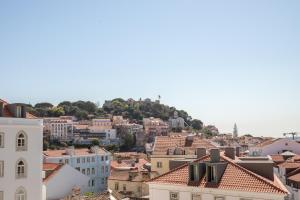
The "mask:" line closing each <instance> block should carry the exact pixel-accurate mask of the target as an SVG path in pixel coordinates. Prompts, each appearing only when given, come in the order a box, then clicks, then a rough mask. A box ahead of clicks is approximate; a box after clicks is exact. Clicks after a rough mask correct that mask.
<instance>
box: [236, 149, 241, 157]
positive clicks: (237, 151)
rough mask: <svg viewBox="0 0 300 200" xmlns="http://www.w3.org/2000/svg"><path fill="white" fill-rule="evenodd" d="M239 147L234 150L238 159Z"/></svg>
mask: <svg viewBox="0 0 300 200" xmlns="http://www.w3.org/2000/svg"><path fill="white" fill-rule="evenodd" d="M240 152H241V147H236V148H235V156H237V157H240Z"/></svg>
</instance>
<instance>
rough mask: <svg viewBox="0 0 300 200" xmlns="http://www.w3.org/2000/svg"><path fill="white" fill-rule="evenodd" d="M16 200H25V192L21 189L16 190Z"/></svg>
mask: <svg viewBox="0 0 300 200" xmlns="http://www.w3.org/2000/svg"><path fill="white" fill-rule="evenodd" d="M16 200H26V191H25V189H24V188H23V187H20V188H18V189H17V191H16Z"/></svg>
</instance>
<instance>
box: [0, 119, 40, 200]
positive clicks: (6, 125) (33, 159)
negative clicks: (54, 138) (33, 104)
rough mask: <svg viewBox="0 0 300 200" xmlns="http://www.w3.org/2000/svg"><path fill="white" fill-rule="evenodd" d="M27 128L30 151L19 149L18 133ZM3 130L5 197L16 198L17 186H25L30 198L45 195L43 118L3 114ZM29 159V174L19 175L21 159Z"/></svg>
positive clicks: (0, 183) (0, 151) (1, 186)
mask: <svg viewBox="0 0 300 200" xmlns="http://www.w3.org/2000/svg"><path fill="white" fill-rule="evenodd" d="M21 130H22V131H24V132H25V133H26V134H27V137H28V146H27V151H20V152H17V151H16V135H17V133H18V132H19V131H21ZM0 132H3V133H4V134H5V136H4V148H0V160H4V177H0V191H4V199H5V200H13V199H15V192H16V190H17V188H18V187H20V186H22V187H24V188H25V189H26V193H27V200H41V199H42V150H43V149H42V148H43V121H42V120H40V119H24V118H2V117H1V118H0ZM20 158H23V159H24V160H25V161H26V163H27V177H26V178H22V179H16V175H15V170H16V162H17V160H18V159H20Z"/></svg>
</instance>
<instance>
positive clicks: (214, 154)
mask: <svg viewBox="0 0 300 200" xmlns="http://www.w3.org/2000/svg"><path fill="white" fill-rule="evenodd" d="M210 160H211V162H220V150H219V149H211V150H210Z"/></svg>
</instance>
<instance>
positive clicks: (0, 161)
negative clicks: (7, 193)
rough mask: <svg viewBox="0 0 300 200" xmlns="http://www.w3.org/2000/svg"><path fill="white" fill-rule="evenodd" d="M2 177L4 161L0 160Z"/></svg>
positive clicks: (2, 174) (1, 174)
mask: <svg viewBox="0 0 300 200" xmlns="http://www.w3.org/2000/svg"><path fill="white" fill-rule="evenodd" d="M3 176H4V161H3V160H0V177H3Z"/></svg>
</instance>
